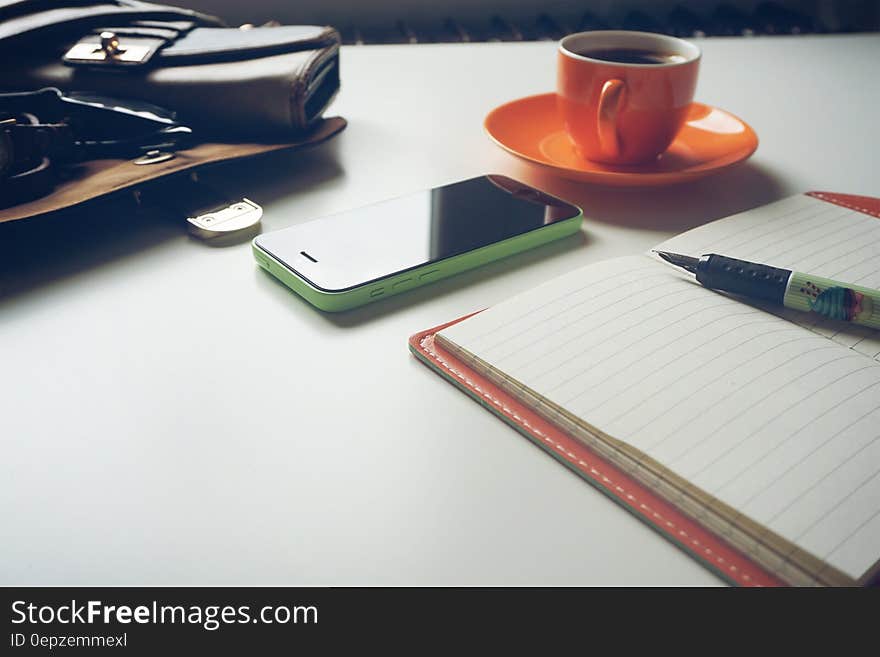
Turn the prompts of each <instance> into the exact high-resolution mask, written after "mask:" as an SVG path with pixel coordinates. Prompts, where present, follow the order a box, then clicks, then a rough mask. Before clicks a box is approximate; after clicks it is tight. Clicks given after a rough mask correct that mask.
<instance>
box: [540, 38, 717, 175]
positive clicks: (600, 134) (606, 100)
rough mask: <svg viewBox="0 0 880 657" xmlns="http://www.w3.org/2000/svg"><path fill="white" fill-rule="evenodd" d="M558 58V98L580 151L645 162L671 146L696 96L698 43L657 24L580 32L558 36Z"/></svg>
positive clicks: (591, 155)
mask: <svg viewBox="0 0 880 657" xmlns="http://www.w3.org/2000/svg"><path fill="white" fill-rule="evenodd" d="M557 58H558V67H557V77H556V94H557V104H558V107H559V112H560V115H561V117H562V121H563V123H564V125H565V130H566V131H567V132H568V135H569V137H571V140H572V141H573V142H574V145H575V149H576V150H577V152H578V153H579V154H580V155H581V157H584V158H586V159H588V160H593V161H595V162H603V163H609V164H639V163H642V162H648V161H651V160H653V159H656V158H657V156H658V155H660V154H661V153H662V152H663V151H665V150H666V149H667V148H669V144H671V143H672V140H673V139H675V135H676V134H678V131H679V130H681V127H682V125H684V121H685V118H686V116H687V111H688V107H689V106H690V104H691V102H692V101H693V99H694V89H695V88H696V86H697V73H698V71H699V66H700V49H699V48H698V47H697V46H695V45H694V44H692V43H690V42H688V41H684V40H682V39H676V38H675V37H670V36H666V35H663V34H654V33H651V32H629V31H623V30H608V31H595V32H579V33H577V34H570V35H568V36H567V37H565V38H564V39H562V40H561V41H560V42H559V54H558V56H557Z"/></svg>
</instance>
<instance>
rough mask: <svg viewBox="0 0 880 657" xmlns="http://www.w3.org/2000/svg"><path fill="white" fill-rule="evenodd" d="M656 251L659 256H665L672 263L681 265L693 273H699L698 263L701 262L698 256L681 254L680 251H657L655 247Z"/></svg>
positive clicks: (677, 265)
mask: <svg viewBox="0 0 880 657" xmlns="http://www.w3.org/2000/svg"><path fill="white" fill-rule="evenodd" d="M654 253H656V254H657V255H658V256H660V257H661V258H663V259H664V260H665V261H666V262H668V263H669V264H671V265H675V266H676V267H681V268H682V269H684V270H686V271H689V272H690V273H692V274H696V273H697V264H698V263H699V259H698V258H692V257H691V256H686V255H681V254H678V253H670V252H668V251H657V250H656V249H654Z"/></svg>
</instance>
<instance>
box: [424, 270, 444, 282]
mask: <svg viewBox="0 0 880 657" xmlns="http://www.w3.org/2000/svg"><path fill="white" fill-rule="evenodd" d="M439 273H440V270H439V269H432V270H431V271H426V272H425V273H424V274H419V280H420V281H430V280H432V279H434V278H437V274H439Z"/></svg>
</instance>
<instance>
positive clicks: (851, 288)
mask: <svg viewBox="0 0 880 657" xmlns="http://www.w3.org/2000/svg"><path fill="white" fill-rule="evenodd" d="M657 255H659V256H660V257H661V258H663V259H664V260H666V261H667V262H669V263H671V264H673V265H675V266H677V267H681V268H682V269H685V270H687V271H689V272H691V273H692V274H695V275H696V277H697V281H699V282H700V283H702V284H703V285H705V286H706V287H708V288H712V289H715V290H723V291H724V292H731V293H733V294H740V295H742V296H745V297H750V298H752V299H762V300H764V301H770V302H772V303H778V304H780V305H783V306H785V307H786V308H793V309H795V310H801V311H804V312H814V313H817V314H819V315H822V316H824V317H828V318H830V319H836V320H840V321H844V322H852V323H853V324H860V325H862V326H867V327H869V328H873V329H880V291H878V290H872V289H869V288H866V287H861V286H859V285H851V284H849V283H841V282H839V281H834V280H831V279H828V278H822V277H821V276H814V275H812V274H804V273H801V272H796V271H791V270H790V269H780V268H778V267H771V266H770V265H762V264H758V263H754V262H748V261H746V260H737V259H736V258H728V257H727V256H722V255H717V254H714V253H713V254H709V255H704V256H702V257H701V258H699V259H698V258H693V257H690V256H684V255H680V254H677V253H667V252H665V251H657Z"/></svg>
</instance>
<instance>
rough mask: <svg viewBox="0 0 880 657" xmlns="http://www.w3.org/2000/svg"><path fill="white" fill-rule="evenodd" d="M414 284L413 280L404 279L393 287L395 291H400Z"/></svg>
mask: <svg viewBox="0 0 880 657" xmlns="http://www.w3.org/2000/svg"><path fill="white" fill-rule="evenodd" d="M411 282H412V279H411V278H404V279H403V280H400V281H396V282H395V283H394V285H392V286H391V288H392V289H394V290H399V289H400V288H402V287H404V286H406V285H408V284H410V283H411Z"/></svg>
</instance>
